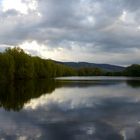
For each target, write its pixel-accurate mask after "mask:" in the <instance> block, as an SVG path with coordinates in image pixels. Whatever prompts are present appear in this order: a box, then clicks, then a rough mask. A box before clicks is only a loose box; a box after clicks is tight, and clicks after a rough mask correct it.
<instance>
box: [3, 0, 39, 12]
mask: <svg viewBox="0 0 140 140" xmlns="http://www.w3.org/2000/svg"><path fill="white" fill-rule="evenodd" d="M36 7H37V3H36V1H35V0H30V1H29V0H26V1H23V0H14V1H11V0H3V1H2V9H3V11H4V12H6V11H8V10H11V9H14V10H16V11H18V12H20V13H22V14H28V11H29V10H35V9H36Z"/></svg>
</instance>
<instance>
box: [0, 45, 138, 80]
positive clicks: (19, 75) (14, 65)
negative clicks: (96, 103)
mask: <svg viewBox="0 0 140 140" xmlns="http://www.w3.org/2000/svg"><path fill="white" fill-rule="evenodd" d="M100 75H107V76H122V75H125V76H140V65H136V64H135V65H131V66H129V67H127V68H126V69H125V70H124V71H123V72H105V71H102V70H101V69H99V68H96V67H95V68H93V67H92V68H91V67H82V68H72V67H70V66H66V65H64V64H60V63H57V62H55V61H53V60H49V59H47V60H46V59H42V58H40V57H33V56H30V55H28V54H27V53H25V52H24V51H23V50H22V49H21V48H19V47H15V48H8V49H6V50H5V52H3V53H0V80H7V79H8V80H14V79H33V78H34V79H46V78H53V77H61V76H100Z"/></svg>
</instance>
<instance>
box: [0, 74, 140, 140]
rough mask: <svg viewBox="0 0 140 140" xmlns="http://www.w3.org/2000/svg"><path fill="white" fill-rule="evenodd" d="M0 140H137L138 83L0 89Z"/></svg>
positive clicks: (87, 81) (85, 81) (103, 80)
mask: <svg viewBox="0 0 140 140" xmlns="http://www.w3.org/2000/svg"><path fill="white" fill-rule="evenodd" d="M0 106H1V108H0V139H1V140H139V139H140V79H139V78H126V77H66V78H63V77H60V78H56V79H51V80H38V81H33V80H29V81H16V82H14V83H10V82H9V83H0Z"/></svg>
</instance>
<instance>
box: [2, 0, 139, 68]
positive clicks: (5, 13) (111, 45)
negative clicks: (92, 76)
mask: <svg viewBox="0 0 140 140" xmlns="http://www.w3.org/2000/svg"><path fill="white" fill-rule="evenodd" d="M139 7H140V0H14V1H11V0H0V51H3V50H4V49H5V48H6V47H14V46H19V47H21V48H23V49H24V50H25V51H26V52H27V53H30V54H31V55H37V56H40V57H42V58H45V59H54V60H58V61H75V62H78V61H87V62H94V63H109V64H116V65H124V66H126V65H130V64H132V63H140V8H139Z"/></svg>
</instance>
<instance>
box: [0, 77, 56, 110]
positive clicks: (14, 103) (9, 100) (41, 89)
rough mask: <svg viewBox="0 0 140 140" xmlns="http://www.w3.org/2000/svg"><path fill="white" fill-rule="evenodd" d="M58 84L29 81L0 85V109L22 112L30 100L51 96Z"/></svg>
mask: <svg viewBox="0 0 140 140" xmlns="http://www.w3.org/2000/svg"><path fill="white" fill-rule="evenodd" d="M57 86H58V82H56V81H55V80H53V79H49V80H38V81H37V80H27V81H25V80H24V81H15V82H1V83H0V107H3V108H4V109H5V110H7V111H10V110H14V111H20V110H21V109H22V108H23V106H24V104H25V103H27V102H28V101H30V99H33V98H38V97H40V96H41V95H43V94H50V93H52V92H53V90H54V89H55V87H57Z"/></svg>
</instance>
